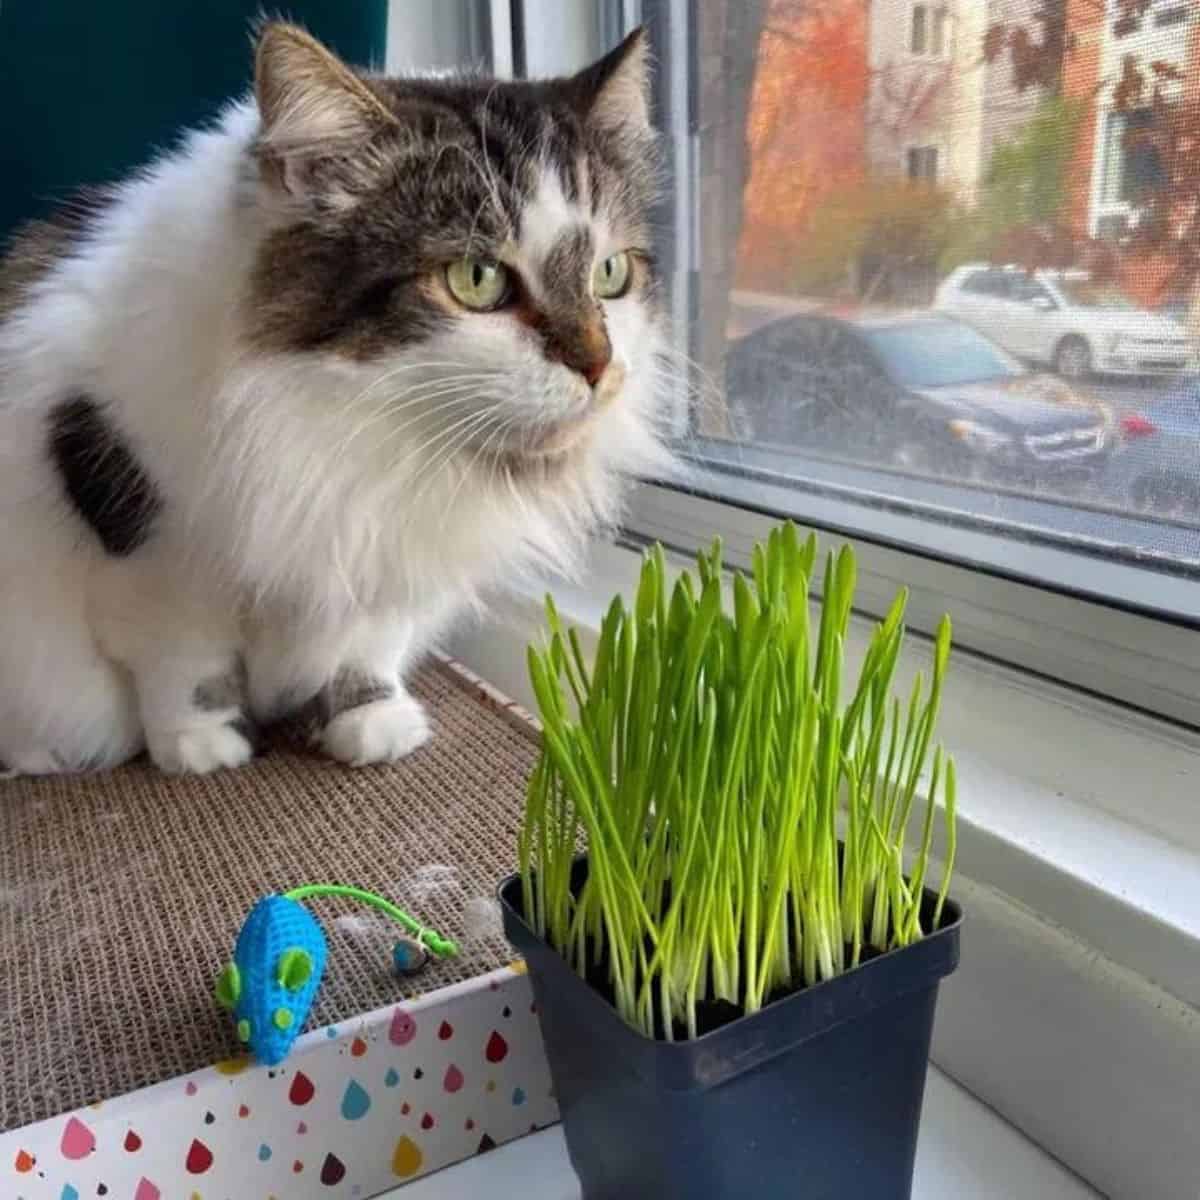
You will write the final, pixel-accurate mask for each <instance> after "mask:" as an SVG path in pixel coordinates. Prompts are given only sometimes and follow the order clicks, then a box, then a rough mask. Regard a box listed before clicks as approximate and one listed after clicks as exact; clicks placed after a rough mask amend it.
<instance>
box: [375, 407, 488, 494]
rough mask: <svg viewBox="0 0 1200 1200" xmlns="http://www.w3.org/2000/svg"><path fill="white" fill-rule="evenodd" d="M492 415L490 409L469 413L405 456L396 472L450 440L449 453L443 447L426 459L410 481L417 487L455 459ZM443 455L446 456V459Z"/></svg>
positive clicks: (411, 484)
mask: <svg viewBox="0 0 1200 1200" xmlns="http://www.w3.org/2000/svg"><path fill="white" fill-rule="evenodd" d="M491 415H492V412H491V410H490V409H484V410H483V411H482V412H474V413H469V414H468V415H467V416H465V417H462V418H461V419H460V420H458V421H455V422H454V423H453V424H451V425H449V426H448V427H446V428H445V429H443V430H442V431H441V432H440V433H437V434H434V436H433V437H431V438H428V439H426V440H425V441H424V442H423V443H422V444H421V445H420V446H418V447H416V449H414V450H413V451H411V452H410V453H409V454H407V455H405V457H404V458H403V459H402V460H401V461H400V463H399V464H398V465H397V466H396V470H397V471H400V470H402V469H403V468H404V467H405V466H407V465H408V463H410V462H411V461H412V460H413V459H414V458H416V457H418V456H419V455H421V454H424V453H425V452H426V451H427V450H429V449H431V448H432V447H433V446H434V445H436V444H437V443H439V442H442V441H443V439H445V438H450V441H449V446H450V450H449V451H448V452H447V451H446V447H445V446H444V445H443V446H441V447H440V448H439V449H438V450H437V451H436V452H435V453H434V454H431V455H430V457H429V458H428V459H426V460H425V462H423V463H422V464H421V465H420V466H419V467H418V468H417V470H416V471H415V472H414V473H413V475H412V477H411V478H410V479H409V484H410V486H415V485H416V484H417V483H418V482H419V481H420V479H421V478H422V476H425V475H428V474H429V472H430V471H431V469H432V468H433V467H434V465H435V464H436V465H437V468H438V470H440V469H441V466H442V465H444V463H445V462H448V461H449V460H450V458H452V457H453V455H454V453H455V451H456V449H457V447H458V445H459V444H462V445H465V444H467V443H468V442H469V441H470V438H471V436H472V435H473V433H474V431H475V429H476V428H477V427H478V426H479V425H480V424H481V423H482V422H484V421H486V420H487V419H488V418H489V417H490V416H491ZM464 427H465V428H464ZM452 435H453V436H452ZM443 454H444V455H445V456H444V457H443ZM435 473H436V472H435ZM418 495H423V493H419V494H418ZM413 508H414V509H416V508H417V502H416V499H414V501H413Z"/></svg>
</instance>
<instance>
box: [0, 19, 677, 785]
mask: <svg viewBox="0 0 1200 1200" xmlns="http://www.w3.org/2000/svg"><path fill="white" fill-rule="evenodd" d="M647 60H648V50H647V45H646V38H645V35H644V33H643V32H642V31H638V32H635V33H634V34H632V35H631V36H630V37H629V38H628V39H626V40H625V42H624V43H623V44H622V45H620V46H619V47H618V48H617V49H616V50H614V51H613V52H612V53H610V54H609V55H607V56H606V57H604V58H603V59H601V60H600V61H599V62H597V63H596V64H594V65H593V66H591V67H589V68H588V69H586V70H584V71H582V72H581V73H579V74H577V75H574V76H572V77H568V78H560V79H553V80H545V81H498V80H494V79H489V78H484V77H473V76H460V77H430V78H423V77H422V78H403V79H394V78H385V77H383V76H381V75H377V74H374V73H369V72H365V71H360V70H356V69H354V68H352V67H350V66H349V65H347V64H346V63H344V62H343V61H341V60H340V59H339V58H338V57H337V56H336V55H335V54H334V53H333V52H332V51H330V50H329V49H327V48H326V47H325V46H323V45H321V44H320V43H319V42H318V41H316V40H315V39H314V38H313V37H311V36H310V35H309V34H308V33H307V32H305V31H304V30H302V29H300V28H299V27H297V26H294V25H291V24H287V23H282V22H272V23H267V24H265V25H264V26H262V27H261V29H259V30H258V32H257V44H256V49H255V73H254V87H253V92H252V94H251V95H249V96H248V97H247V98H245V99H243V100H241V101H238V102H235V103H232V104H230V106H229V107H228V108H227V109H226V110H224V112H223V113H222V114H221V116H220V117H219V119H218V120H217V121H216V123H215V124H214V125H213V126H212V127H211V128H207V129H202V130H199V131H196V132H193V133H191V134H189V135H187V136H186V137H185V139H184V140H183V141H182V143H181V144H180V146H179V147H178V148H177V149H176V150H174V151H172V152H170V153H167V154H166V155H164V156H163V157H161V158H159V159H158V160H157V161H155V162H153V163H151V164H150V165H149V166H148V167H146V168H145V169H144V170H142V171H140V172H139V173H137V174H136V175H134V176H132V177H131V178H129V179H128V180H127V181H125V182H123V183H121V184H119V185H117V186H115V187H113V188H111V189H109V190H100V191H94V192H91V193H83V194H81V195H80V197H79V198H78V199H77V200H76V201H75V202H74V203H73V204H71V205H69V206H67V207H66V208H64V209H63V210H62V211H61V212H59V213H57V214H56V215H54V216H53V217H50V218H48V219H46V220H43V221H38V222H34V223H32V224H30V225H29V226H27V227H26V228H25V229H24V230H23V231H21V232H20V233H19V234H18V235H17V236H16V238H15V240H14V241H13V243H12V245H11V248H10V250H9V252H8V254H7V257H6V258H5V260H4V262H3V265H2V266H0V763H3V764H4V767H5V768H6V769H7V771H8V772H9V773H11V774H47V773H58V772H75V771H83V770H95V769H101V768H107V767H111V766H114V765H116V764H119V763H121V762H124V761H126V760H128V759H130V758H131V757H134V756H136V755H138V754H139V753H141V752H142V751H143V750H147V751H148V752H149V755H150V757H151V759H152V760H153V761H154V763H156V764H157V766H158V767H159V768H161V769H162V770H164V771H167V772H173V773H182V772H207V771H211V770H215V769H218V768H230V767H236V766H239V765H241V764H243V763H245V762H246V761H247V760H248V759H250V757H251V755H252V752H253V747H252V743H253V732H254V729H255V728H257V727H258V726H260V725H261V724H263V723H265V722H269V721H273V720H276V719H279V718H281V717H284V716H286V715H288V714H292V713H295V712H297V711H299V710H301V709H305V710H306V711H312V709H313V708H314V707H315V708H316V709H317V710H318V711H319V714H320V727H319V734H318V738H317V740H318V742H319V744H320V746H321V748H322V749H323V750H324V752H325V753H327V754H328V755H330V756H332V757H333V758H334V759H337V760H339V761H341V762H344V763H347V764H350V765H355V766H358V765H363V764H368V763H378V762H387V761H392V760H395V759H398V758H399V757H401V756H403V755H405V754H407V753H409V752H410V751H412V750H414V749H415V748H416V747H418V746H420V745H421V744H423V743H424V742H425V741H426V739H427V738H428V737H429V736H430V727H429V723H428V720H427V717H426V714H425V713H424V711H423V710H422V707H421V705H420V704H419V703H418V702H417V701H416V700H415V699H414V698H413V697H412V696H411V695H410V694H409V692H408V691H407V690H406V688H405V686H404V682H403V680H404V672H405V670H406V669H407V668H409V667H410V666H411V665H412V663H413V661H414V659H415V658H416V657H418V656H419V655H420V654H421V653H422V652H423V651H424V650H425V649H426V648H428V647H429V646H430V645H431V642H432V641H433V640H434V639H436V638H437V637H438V636H440V635H441V634H442V633H443V632H444V631H445V630H446V629H447V628H448V626H449V624H450V623H451V622H452V621H453V620H454V618H455V617H456V615H457V614H459V613H461V612H464V611H466V610H469V609H471V608H473V607H475V606H477V605H479V604H481V603H482V602H483V599H484V598H485V597H487V596H488V595H489V593H490V592H491V591H492V590H493V589H496V588H503V587H506V586H511V585H512V584H514V583H515V582H518V581H521V580H523V579H525V578H526V577H527V576H529V575H530V574H531V573H541V572H544V571H547V570H549V571H571V570H573V569H574V568H575V567H576V566H577V565H578V561H579V558H580V555H581V551H582V549H583V547H584V544H585V542H586V539H587V537H588V536H589V534H591V533H593V532H595V531H596V530H598V529H601V528H604V527H606V526H610V525H611V524H612V523H613V522H614V521H616V520H617V519H618V517H619V513H620V508H621V502H622V497H623V494H624V491H625V485H624V482H623V481H625V480H627V479H629V478H630V477H631V476H633V475H637V474H657V473H661V472H662V471H664V470H668V469H669V468H670V462H671V459H670V454H669V451H668V449H667V444H666V436H665V431H664V428H663V423H662V418H661V416H660V414H659V410H658V406H657V402H656V398H655V392H656V389H655V385H654V384H655V378H656V375H655V364H656V360H657V357H658V356H659V355H660V353H661V351H662V350H663V348H664V341H665V339H664V333H663V329H662V317H661V307H662V306H661V304H660V302H659V299H658V292H659V288H660V285H659V283H658V281H657V278H656V273H655V264H654V258H653V254H652V250H651V236H650V233H651V224H650V222H651V211H652V206H653V203H654V200H655V193H656V187H657V162H658V156H657V138H656V135H655V133H654V130H653V127H652V124H651V120H650V112H649V96H648V72H649V67H648V61H647Z"/></svg>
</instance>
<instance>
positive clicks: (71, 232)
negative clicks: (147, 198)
mask: <svg viewBox="0 0 1200 1200" xmlns="http://www.w3.org/2000/svg"><path fill="white" fill-rule="evenodd" d="M111 203H112V192H111V190H110V189H107V188H81V189H80V190H79V191H77V192H76V193H75V194H74V195H73V196H71V197H70V198H69V199H67V200H65V201H64V202H63V203H62V204H61V205H59V207H58V208H56V209H55V210H54V211H53V212H52V213H50V214H49V216H46V217H43V218H40V219H38V220H35V221H29V222H28V223H26V224H25V225H23V226H21V227H20V228H19V229H18V230H17V232H16V234H15V235H14V236H13V238H12V240H11V242H10V243H9V245H8V246H7V247H6V248H5V251H4V254H3V257H0V321H3V320H4V318H5V317H7V316H9V315H10V314H11V313H13V312H15V311H16V310H17V309H18V308H19V307H20V305H21V302H22V300H23V299H24V297H25V295H26V293H27V292H28V290H29V289H30V288H31V287H32V286H33V285H34V284H35V283H37V281H38V280H39V279H41V278H42V276H44V275H45V274H46V273H47V272H48V271H49V270H50V269H51V268H52V267H53V266H54V264H55V263H56V262H58V261H59V260H60V259H62V258H65V257H66V256H67V255H68V254H70V253H71V252H72V251H73V250H74V249H75V248H76V247H77V246H78V245H79V243H80V241H81V240H82V239H83V237H84V236H85V235H86V234H87V232H88V230H90V229H91V228H92V226H93V225H94V224H95V222H96V218H97V217H98V216H99V215H100V214H101V213H102V212H103V211H104V210H105V209H106V208H107V207H108V206H109V205H110V204H111Z"/></svg>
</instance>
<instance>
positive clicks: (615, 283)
mask: <svg viewBox="0 0 1200 1200" xmlns="http://www.w3.org/2000/svg"><path fill="white" fill-rule="evenodd" d="M632 281H633V265H632V263H630V261H629V255H628V253H627V252H626V251H624V250H618V251H617V253H616V254H610V255H609V256H608V257H607V258H606V259H604V261H603V262H598V263H597V264H596V269H595V270H594V271H593V272H592V291H593V292H595V293H596V295H597V296H598V297H599V298H600V299H601V300H616V299H617V298H618V297H620V296H623V295H625V293H626V292H627V291H629V285H630V283H631V282H632Z"/></svg>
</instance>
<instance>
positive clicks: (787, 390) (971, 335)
mask: <svg viewBox="0 0 1200 1200" xmlns="http://www.w3.org/2000/svg"><path fill="white" fill-rule="evenodd" d="M726 385H727V391H728V396H729V400H730V405H731V411H732V412H733V414H734V425H735V433H736V434H737V435H738V436H739V437H740V438H741V439H742V440H743V441H745V442H758V443H761V444H765V445H771V446H774V447H777V448H780V447H789V448H794V449H798V450H803V451H805V452H812V453H816V454H824V455H833V456H836V457H839V458H849V459H854V460H856V461H860V462H866V463H871V464H877V465H885V466H891V467H896V468H900V469H902V470H908V471H912V472H915V473H920V474H928V475H945V476H952V477H955V478H960V479H968V480H977V481H989V482H1008V483H1013V484H1019V485H1026V486H1037V485H1042V484H1046V485H1054V486H1059V487H1066V486H1069V485H1071V484H1082V483H1086V482H1087V481H1089V480H1090V479H1092V478H1093V477H1094V476H1095V474H1096V472H1097V471H1098V470H1099V469H1100V467H1101V466H1102V465H1103V463H1104V461H1105V459H1106V458H1107V457H1108V455H1109V452H1110V449H1111V445H1112V440H1113V439H1112V437H1111V421H1110V417H1109V414H1108V411H1107V410H1106V409H1105V408H1104V407H1103V406H1101V405H1100V404H1097V403H1096V402H1094V401H1091V400H1088V399H1085V398H1083V397H1081V396H1079V395H1078V394H1077V393H1076V392H1074V391H1072V389H1071V388H1070V387H1069V386H1068V385H1067V384H1065V383H1063V382H1062V381H1061V380H1058V379H1054V378H1052V377H1050V376H1047V375H1038V374H1034V373H1032V372H1030V371H1029V370H1027V369H1026V368H1025V367H1023V366H1022V365H1021V364H1020V363H1019V362H1018V361H1017V360H1016V359H1014V358H1013V357H1012V356H1010V355H1009V354H1007V353H1006V352H1005V351H1004V350H1002V349H1001V348H1000V347H999V346H997V345H995V344H994V343H993V342H991V341H989V340H988V339H987V338H985V337H984V336H983V335H982V334H980V333H977V332H976V331H975V330H973V329H971V328H970V327H969V326H967V325H964V324H963V323H962V322H961V321H956V320H954V319H952V318H948V317H942V316H939V315H937V314H933V313H924V312H923V313H917V314H911V315H904V316H899V315H892V314H889V315H886V316H879V317H871V316H859V317H853V318H845V319H843V318H837V317H831V316H827V315H811V316H809V315H805V316H796V317H788V318H786V319H784V320H781V321H776V322H774V323H773V324H771V325H767V326H765V327H763V328H762V329H758V330H755V331H754V332H753V333H751V334H748V335H747V336H745V337H743V338H740V339H738V341H737V342H735V343H734V345H733V346H732V347H731V349H730V351H729V354H728V357H727V359H726Z"/></svg>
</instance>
